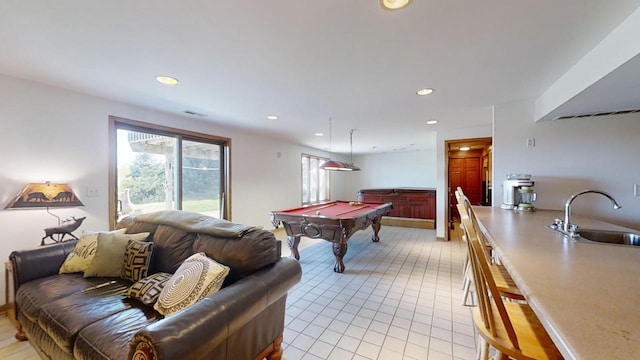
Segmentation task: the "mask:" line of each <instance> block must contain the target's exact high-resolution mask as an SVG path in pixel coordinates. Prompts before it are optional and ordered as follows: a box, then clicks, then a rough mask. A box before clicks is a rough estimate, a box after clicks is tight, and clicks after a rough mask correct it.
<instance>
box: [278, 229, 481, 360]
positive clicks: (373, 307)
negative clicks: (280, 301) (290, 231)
mask: <svg viewBox="0 0 640 360" xmlns="http://www.w3.org/2000/svg"><path fill="white" fill-rule="evenodd" d="M371 235H372V230H371V229H367V230H364V231H359V232H357V233H355V234H354V235H353V236H352V237H351V238H350V239H349V241H348V245H349V249H348V251H347V255H346V256H345V258H344V263H345V267H346V270H345V272H344V273H342V274H338V273H334V272H333V264H334V259H335V258H334V256H333V253H332V250H331V245H330V243H329V242H326V241H323V240H318V241H317V243H315V244H313V245H310V246H308V247H307V248H305V249H303V250H302V251H301V254H300V257H301V258H300V265H301V266H302V280H301V281H300V283H299V284H298V285H296V286H295V287H294V288H293V289H292V290H291V291H290V292H289V296H288V299H287V312H286V319H285V333H284V342H283V348H284V356H283V358H284V359H285V360H298V359H304V360H317V359H331V360H342V359H354V360H365V359H384V360H394V359H405V360H412V359H415V360H421V359H429V360H439V359H448V360H449V359H450V360H454V359H456V360H457V359H465V360H467V359H469V360H470V359H474V358H475V347H476V344H475V339H476V334H475V332H474V327H473V321H472V318H471V308H469V307H465V306H462V305H460V304H461V299H462V289H461V285H462V278H461V273H462V266H463V261H464V259H465V257H464V254H465V252H466V249H465V247H464V246H463V245H464V244H463V243H461V242H460V241H458V240H457V239H454V240H452V241H450V242H443V241H436V238H435V231H434V230H425V229H412V228H403V227H391V226H383V227H382V229H381V231H380V238H381V241H380V242H378V243H374V242H372V241H371V240H370V238H371ZM283 246H286V245H284V244H283Z"/></svg>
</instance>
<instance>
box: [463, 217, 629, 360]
mask: <svg viewBox="0 0 640 360" xmlns="http://www.w3.org/2000/svg"><path fill="white" fill-rule="evenodd" d="M473 209H474V211H475V213H476V215H477V217H478V220H479V221H480V222H481V223H482V226H483V227H484V228H485V229H486V231H487V232H488V233H489V234H488V235H489V236H490V238H491V240H492V241H494V242H495V246H496V249H497V251H498V253H499V254H500V257H501V258H502V261H503V263H504V265H505V267H506V268H507V270H509V272H510V273H511V275H512V276H513V278H514V280H515V281H516V283H517V284H518V286H519V287H520V289H521V290H522V292H523V293H524V295H525V297H526V299H527V301H528V302H529V304H530V305H531V307H532V308H533V310H534V311H535V313H536V314H537V315H538V317H539V318H540V320H541V321H542V324H543V325H544V327H545V328H546V329H547V331H548V332H549V335H550V336H551V338H552V339H553V340H554V343H555V344H556V346H558V348H559V349H560V351H561V352H562V354H563V355H564V357H565V358H567V359H580V360H583V359H625V360H626V359H632V358H640V247H636V246H621V245H607V244H600V243H587V242H584V241H580V240H573V239H568V238H566V237H563V235H562V234H561V233H559V232H556V231H552V230H550V229H548V228H546V225H549V224H551V223H553V220H554V219H556V218H563V212H561V211H545V210H538V211H536V212H531V213H529V212H517V211H513V210H503V209H500V208H491V207H474V208H473ZM572 223H574V224H577V225H579V226H580V227H581V228H583V229H587V228H589V229H608V230H629V229H626V228H623V227H619V226H616V225H612V224H608V223H604V222H600V221H596V220H592V219H586V218H581V217H579V216H573V218H572ZM634 232H636V233H638V232H640V231H634Z"/></svg>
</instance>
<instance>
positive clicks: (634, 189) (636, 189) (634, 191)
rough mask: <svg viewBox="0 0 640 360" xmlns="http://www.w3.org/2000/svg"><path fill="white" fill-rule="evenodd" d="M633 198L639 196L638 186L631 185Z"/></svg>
mask: <svg viewBox="0 0 640 360" xmlns="http://www.w3.org/2000/svg"><path fill="white" fill-rule="evenodd" d="M633 196H640V184H634V185H633Z"/></svg>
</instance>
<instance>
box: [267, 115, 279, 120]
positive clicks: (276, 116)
mask: <svg viewBox="0 0 640 360" xmlns="http://www.w3.org/2000/svg"><path fill="white" fill-rule="evenodd" d="M267 120H278V115H267Z"/></svg>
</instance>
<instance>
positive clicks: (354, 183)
mask: <svg viewBox="0 0 640 360" xmlns="http://www.w3.org/2000/svg"><path fill="white" fill-rule="evenodd" d="M434 135H435V134H434ZM353 159H354V160H353V162H354V164H355V165H357V166H359V167H360V168H361V169H362V170H361V171H359V172H354V173H350V174H345V175H347V176H348V177H349V180H350V181H349V182H348V183H347V185H346V186H345V188H346V190H347V198H346V199H355V198H356V196H357V195H358V191H359V190H360V189H370V188H382V187H426V188H435V187H436V152H435V149H432V150H422V151H403V152H394V153H385V154H369V155H360V156H354V158H353ZM346 199H345V200H346Z"/></svg>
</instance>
